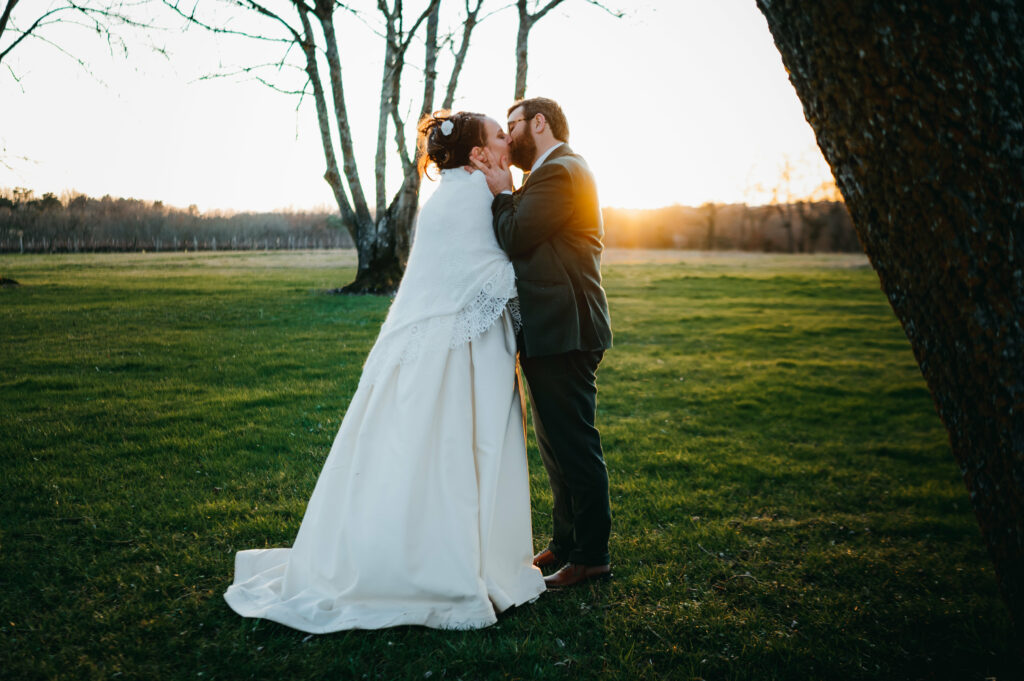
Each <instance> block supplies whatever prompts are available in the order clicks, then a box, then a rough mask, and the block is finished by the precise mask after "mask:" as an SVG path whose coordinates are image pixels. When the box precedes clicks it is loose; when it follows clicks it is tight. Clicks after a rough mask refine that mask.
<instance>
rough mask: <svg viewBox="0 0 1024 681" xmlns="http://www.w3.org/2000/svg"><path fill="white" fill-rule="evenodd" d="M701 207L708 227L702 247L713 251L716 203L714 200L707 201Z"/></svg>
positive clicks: (716, 213) (716, 214)
mask: <svg viewBox="0 0 1024 681" xmlns="http://www.w3.org/2000/svg"><path fill="white" fill-rule="evenodd" d="M701 208H703V209H704V222H705V224H706V225H707V228H708V231H707V236H706V237H705V240H704V241H705V245H704V247H705V248H706V249H707V250H709V251H713V250H715V223H716V221H717V220H718V204H716V203H715V202H714V201H708V202H707V203H705V204H704V205H703V206H701Z"/></svg>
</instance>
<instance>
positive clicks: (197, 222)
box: [0, 188, 353, 253]
mask: <svg viewBox="0 0 1024 681" xmlns="http://www.w3.org/2000/svg"><path fill="white" fill-rule="evenodd" d="M352 246H353V244H352V238H351V237H350V236H349V233H348V230H346V229H343V228H342V226H341V224H340V221H339V219H338V217H337V215H332V214H331V213H329V212H327V211H320V212H317V211H312V212H306V211H299V212H282V211H277V212H273V213H235V214H223V213H206V214H201V213H200V212H199V210H198V209H197V208H196V206H194V205H192V206H189V207H188V208H185V209H182V208H172V207H169V206H165V205H163V202H161V201H141V200H139V199H121V198H111V197H110V196H104V197H102V198H99V199H95V198H91V197H88V196H85V195H83V194H74V193H68V194H65V195H64V196H62V197H60V198H58V197H57V196H55V195H54V194H52V193H47V194H43V195H42V196H41V197H39V198H36V197H35V196H34V194H33V192H32V191H31V190H28V189H22V188H17V189H11V190H7V189H0V252H6V253H12V252H13V253H57V252H64V253H69V252H70V253H74V252H79V251H183V250H190V251H192V250H256V249H261V250H266V249H307V248H351V247H352Z"/></svg>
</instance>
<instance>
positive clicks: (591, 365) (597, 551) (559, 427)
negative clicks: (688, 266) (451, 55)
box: [491, 144, 612, 565]
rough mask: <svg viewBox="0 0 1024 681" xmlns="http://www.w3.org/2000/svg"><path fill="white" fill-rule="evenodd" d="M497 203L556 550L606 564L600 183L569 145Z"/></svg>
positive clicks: (605, 335) (497, 228)
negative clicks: (598, 419) (599, 408)
mask: <svg viewBox="0 0 1024 681" xmlns="http://www.w3.org/2000/svg"><path fill="white" fill-rule="evenodd" d="M491 207H492V210H493V213H494V233H495V235H496V236H497V238H498V243H499V244H501V247H502V248H503V249H504V250H505V252H507V253H508V255H509V257H510V258H511V260H512V264H513V266H514V267H515V271H516V287H517V289H518V291H519V306H520V311H521V314H522V321H523V327H522V331H521V332H520V337H519V354H520V365H521V366H522V369H523V374H524V375H525V377H526V383H527V388H528V390H529V395H530V404H531V406H532V409H533V423H534V429H535V431H536V433H537V441H538V445H539V448H540V453H541V457H542V459H543V461H544V466H545V468H546V469H547V472H548V477H549V478H550V480H551V490H552V493H553V496H554V511H553V520H554V527H553V533H552V540H551V543H550V545H549V546H548V548H549V549H550V550H551V551H552V552H553V553H554V554H555V555H556V556H558V557H559V558H560V559H562V560H567V561H569V562H572V563H577V564H581V565H605V564H607V563H608V562H609V553H608V536H609V533H610V531H611V508H610V505H609V501H608V472H607V468H606V467H605V463H604V456H603V453H602V451H601V438H600V435H599V434H598V431H597V429H596V428H595V427H594V415H595V410H596V398H597V385H596V380H595V374H596V371H597V366H598V364H599V363H600V361H601V358H602V356H603V354H604V351H605V350H606V349H608V348H610V347H611V345H612V332H611V323H610V319H609V315H608V300H607V298H606V297H605V292H604V289H603V288H601V251H602V248H603V247H602V244H601V237H602V236H603V235H604V227H603V222H602V219H601V207H600V204H599V203H598V198H597V185H596V183H595V182H594V176H593V174H592V173H591V172H590V168H589V167H588V166H587V164H586V162H585V161H584V160H583V158H582V157H580V156H579V155H578V154H575V153H574V152H573V151H572V149H570V148H569V145H567V144H562V145H561V146H559V147H557V148H555V149H554V150H553V151H552V152H551V153H550V155H549V156H548V157H547V159H545V160H544V162H543V163H542V164H541V165H540V167H538V168H537V169H536V170H534V171H533V172H532V173H531V174H530V175H529V176H528V178H527V180H526V182H525V183H524V184H523V186H522V187H521V188H520V189H519V190H518V191H516V192H515V193H514V194H507V193H503V194H498V195H497V196H495V197H494V203H493V204H492V206H491Z"/></svg>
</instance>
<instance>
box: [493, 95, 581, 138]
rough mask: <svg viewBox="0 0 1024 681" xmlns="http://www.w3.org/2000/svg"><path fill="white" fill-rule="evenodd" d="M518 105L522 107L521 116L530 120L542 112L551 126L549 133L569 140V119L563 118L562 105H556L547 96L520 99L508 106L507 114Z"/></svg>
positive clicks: (556, 103)
mask: <svg viewBox="0 0 1024 681" xmlns="http://www.w3.org/2000/svg"><path fill="white" fill-rule="evenodd" d="M519 107H523V118H525V119H526V120H531V119H532V118H533V117H534V116H536V115H537V114H544V120H546V121H547V122H548V125H550V126H551V134H552V135H554V136H555V139H556V140H559V141H560V142H566V143H568V142H569V121H567V120H565V114H564V113H562V107H560V106H558V102H556V101H555V100H553V99H548V98H547V97H530V98H529V99H520V100H519V101H517V102H516V103H515V104H513V105H512V106H510V107H509V108H508V114H509V115H511V114H512V112H513V111H515V110H516V109H518V108H519Z"/></svg>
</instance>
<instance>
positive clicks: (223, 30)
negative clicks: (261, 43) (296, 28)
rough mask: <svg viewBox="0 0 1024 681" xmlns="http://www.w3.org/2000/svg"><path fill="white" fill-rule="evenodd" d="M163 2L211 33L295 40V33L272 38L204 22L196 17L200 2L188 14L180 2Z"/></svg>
mask: <svg viewBox="0 0 1024 681" xmlns="http://www.w3.org/2000/svg"><path fill="white" fill-rule="evenodd" d="M162 2H163V4H164V5H166V6H167V7H169V8H170V9H171V10H172V11H174V12H175V13H176V14H178V16H180V17H182V18H183V19H185V20H186V21H188V22H189V23H190V24H195V25H196V26H198V27H200V28H203V29H206V30H207V31H210V32H211V33H221V34H224V35H237V36H241V37H243V38H252V39H253V40H265V41H267V42H274V43H291V42H295V37H294V34H293V37H292V38H271V37H267V36H265V35H259V34H255V33H247V32H245V31H236V30H233V29H230V28H222V27H219V26H211V25H210V24H207V23H205V22H202V21H200V20H199V19H197V18H196V16H195V11H196V7H198V3H197V4H195V5H193V6H192V11H191V12H189V13H187V14H186V13H185V12H183V11H181V8H179V7H178V4H179V3H178V2H173V3H172V2H170V0H162Z"/></svg>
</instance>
